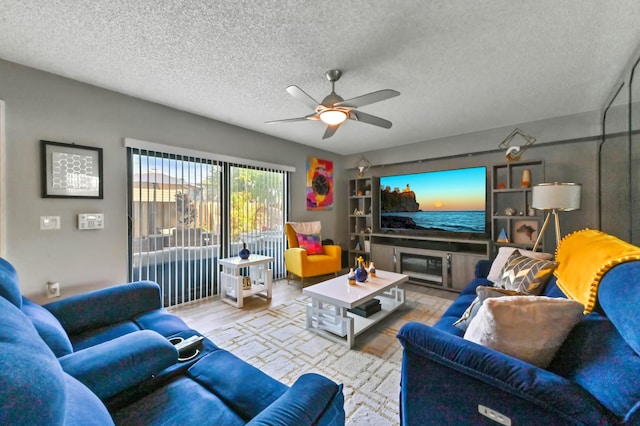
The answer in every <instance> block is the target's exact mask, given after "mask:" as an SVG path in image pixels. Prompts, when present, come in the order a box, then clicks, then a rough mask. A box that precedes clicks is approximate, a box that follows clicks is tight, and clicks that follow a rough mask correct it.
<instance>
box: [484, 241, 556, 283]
mask: <svg viewBox="0 0 640 426" xmlns="http://www.w3.org/2000/svg"><path fill="white" fill-rule="evenodd" d="M516 250H518V251H519V252H520V254H521V255H523V256H527V257H533V258H534V259H540V260H551V259H553V255H552V254H551V253H542V252H537V251H531V250H524V249H519V248H516V247H500V248H499V249H498V255H497V256H496V258H495V259H493V262H492V263H491V269H490V270H489V274H488V275H487V279H488V280H489V281H491V282H492V283H495V282H496V281H498V278H499V276H500V271H502V268H504V265H505V264H506V263H507V260H509V256H511V254H512V253H513V252H514V251H516Z"/></svg>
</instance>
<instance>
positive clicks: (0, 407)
mask: <svg viewBox="0 0 640 426" xmlns="http://www.w3.org/2000/svg"><path fill="white" fill-rule="evenodd" d="M0 312H2V326H0V365H2V368H0V383H1V386H0V423H2V424H7V425H53V424H56V425H57V424H64V425H89V426H90V425H111V424H113V422H112V421H111V417H110V415H109V413H108V411H107V409H106V407H105V406H104V405H103V404H102V403H101V402H100V400H99V399H98V398H97V397H96V396H95V395H94V394H93V393H91V391H89V389H87V387H86V386H84V385H83V384H81V383H80V382H78V381H77V380H75V379H74V378H73V377H71V376H69V375H68V374H66V373H64V372H63V371H62V368H61V367H60V364H59V363H58V360H57V359H56V357H55V355H54V354H53V352H51V350H50V349H49V348H48V347H47V345H46V344H45V343H44V341H43V340H42V339H41V338H40V337H39V335H38V333H37V331H36V330H35V328H34V327H33V325H32V324H31V322H30V321H29V320H28V319H27V317H26V316H25V315H24V314H23V313H22V312H21V311H20V310H19V309H17V308H16V307H15V306H14V305H13V304H11V303H9V302H8V301H7V300H5V299H3V298H0Z"/></svg>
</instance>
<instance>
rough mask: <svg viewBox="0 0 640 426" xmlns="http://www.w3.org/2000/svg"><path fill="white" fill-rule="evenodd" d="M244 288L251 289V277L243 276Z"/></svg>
mask: <svg viewBox="0 0 640 426" xmlns="http://www.w3.org/2000/svg"><path fill="white" fill-rule="evenodd" d="M242 289H243V290H250V289H251V277H242Z"/></svg>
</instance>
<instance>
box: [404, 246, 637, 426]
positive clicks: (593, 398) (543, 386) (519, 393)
mask: <svg viewBox="0 0 640 426" xmlns="http://www.w3.org/2000/svg"><path fill="white" fill-rule="evenodd" d="M561 244H562V242H561ZM575 255H576V256H581V253H580V250H576V253H575ZM605 257H606V256H605ZM636 258H637V257H636ZM627 260H628V261H624V262H620V263H618V264H616V265H613V266H612V267H611V268H609V269H608V270H607V272H606V273H604V275H603V276H602V277H601V279H600V281H599V285H598V287H597V299H596V301H595V308H594V309H593V311H592V312H590V313H588V314H587V315H584V316H583V317H582V319H581V320H580V321H579V322H578V323H577V325H575V326H574V327H573V328H572V329H571V331H570V332H569V334H568V337H566V339H565V340H564V342H563V343H562V345H561V346H560V348H559V350H558V351H557V352H556V354H555V357H554V358H553V360H552V361H551V363H550V364H549V365H548V366H547V367H546V368H544V369H543V368H539V367H536V366H534V365H532V364H530V363H527V362H524V361H521V360H519V359H516V358H514V357H512V356H509V355H506V354H504V353H501V352H498V351H496V350H494V349H491V348H489V347H486V346H482V345H479V344H476V343H474V342H472V341H469V340H465V339H464V338H463V335H464V331H463V330H461V329H460V328H458V327H456V326H454V325H453V323H454V322H455V321H456V320H458V319H459V318H460V317H461V316H462V314H463V312H465V310H466V308H467V307H468V306H469V305H470V304H471V303H472V301H473V300H474V299H475V297H476V288H477V287H478V286H481V285H482V286H491V285H492V284H493V283H492V282H490V281H488V280H487V278H486V277H487V273H488V271H489V268H490V266H491V263H490V262H489V261H480V262H479V263H478V265H477V266H476V278H475V279H474V280H473V281H472V282H471V283H470V284H469V285H468V286H467V287H466V288H465V289H464V291H462V292H461V294H460V296H459V297H458V298H457V299H456V300H455V301H454V303H453V304H452V305H451V306H450V307H449V309H448V310H447V311H446V312H445V313H444V314H443V316H442V318H441V319H440V320H439V321H438V322H437V323H436V324H434V325H433V326H431V327H430V326H427V325H425V324H421V323H417V322H412V323H407V324H405V325H404V326H403V327H402V328H401V330H400V332H399V335H398V338H399V339H400V342H401V344H402V345H403V347H404V351H403V360H402V374H401V395H400V405H401V407H400V408H401V422H402V424H403V425H425V424H434V425H444V424H473V425H481V424H487V425H496V424H499V423H502V424H513V425H638V424H640V315H639V314H638V312H639V310H640V261H638V260H632V259H627ZM558 280H559V279H558V278H557V277H555V276H554V277H553V278H551V280H550V281H549V282H548V283H547V285H546V287H545V289H544V292H543V293H542V294H541V295H543V296H549V297H566V296H565V294H564V292H563V291H561V290H560V288H559V286H558ZM522 333H524V334H526V333H527V330H522ZM481 411H483V412H484V413H485V414H486V415H483V414H482V413H481ZM492 416H493V419H492V418H491V417H492Z"/></svg>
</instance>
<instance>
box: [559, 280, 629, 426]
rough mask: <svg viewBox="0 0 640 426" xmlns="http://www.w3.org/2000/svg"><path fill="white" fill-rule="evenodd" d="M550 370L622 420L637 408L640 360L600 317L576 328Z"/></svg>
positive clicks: (582, 323)
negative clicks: (579, 387) (579, 388)
mask: <svg viewBox="0 0 640 426" xmlns="http://www.w3.org/2000/svg"><path fill="white" fill-rule="evenodd" d="M617 288H620V286H617ZM629 305H630V308H631V309H633V308H634V306H632V304H631V303H629ZM635 309H637V305H635ZM548 370H549V371H551V372H553V373H555V374H558V375H560V376H562V377H564V378H566V379H568V380H570V381H572V382H575V383H576V384H578V385H580V386H581V387H582V388H584V389H586V390H587V391H588V392H589V393H590V394H591V395H593V396H594V397H595V398H596V399H597V400H598V401H599V402H600V403H601V404H602V405H604V406H605V407H606V408H607V409H608V410H610V411H611V412H612V413H614V414H615V415H616V416H618V418H620V419H623V418H625V417H626V416H627V415H628V414H629V412H630V411H631V410H634V407H635V409H637V406H638V401H640V387H639V386H638V383H640V357H639V356H638V354H637V353H636V352H635V351H633V350H632V349H631V347H630V346H629V345H628V344H627V342H625V340H624V339H623V338H622V336H620V334H619V333H618V331H617V330H616V328H615V327H614V325H613V324H612V323H611V321H609V320H608V319H607V318H606V317H605V316H603V315H601V314H598V313H592V314H589V315H587V316H586V317H585V319H584V320H583V321H580V322H579V323H578V324H577V325H576V326H575V327H574V328H573V330H572V331H571V333H570V334H569V336H568V337H567V339H566V340H565V341H564V343H563V344H562V346H561V348H560V350H559V351H558V352H557V354H556V357H555V358H554V359H553V361H552V362H551V364H549V367H548ZM626 424H636V423H634V422H629V423H626Z"/></svg>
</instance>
